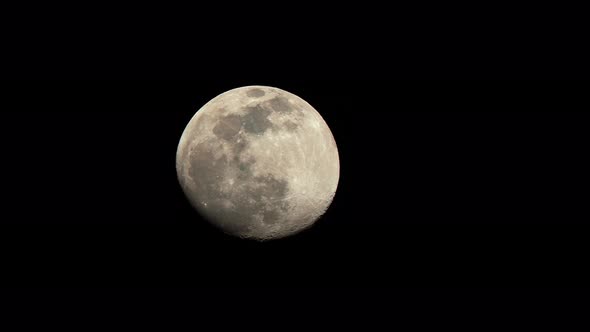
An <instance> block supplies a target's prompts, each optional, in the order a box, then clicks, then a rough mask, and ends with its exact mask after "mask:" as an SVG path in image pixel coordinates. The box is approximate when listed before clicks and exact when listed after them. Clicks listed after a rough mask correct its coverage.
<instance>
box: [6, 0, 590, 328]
mask: <svg viewBox="0 0 590 332" xmlns="http://www.w3.org/2000/svg"><path fill="white" fill-rule="evenodd" d="M210 5H213V4H210ZM220 5H221V6H222V7H223V8H204V7H203V8H191V9H190V10H189V9H186V10H184V9H181V8H178V9H179V10H178V11H180V12H181V15H176V14H177V13H172V12H171V11H169V10H166V9H165V8H162V7H161V6H160V4H156V7H150V6H149V5H148V4H143V5H142V6H141V7H140V6H137V7H133V8H124V7H125V6H123V5H122V4H117V7H116V8H108V7H105V8H99V7H94V8H91V9H82V8H73V7H64V8H58V6H57V5H56V4H53V3H52V4H51V6H52V7H53V6H55V8H52V9H57V10H58V11H61V15H54V14H50V12H49V11H48V10H45V9H44V8H41V7H38V6H29V5H28V4H27V6H28V7H29V8H26V9H25V10H24V13H25V15H24V16H25V17H24V18H20V17H19V16H18V15H17V11H14V10H13V11H10V10H7V11H6V15H7V16H9V18H15V21H16V22H12V21H11V20H9V19H3V20H2V28H3V30H2V39H1V41H0V46H1V49H2V53H1V55H2V58H3V59H2V66H1V67H0V78H2V79H6V81H2V82H1V83H0V111H1V112H0V148H1V149H2V159H1V165H2V166H1V168H2V172H1V173H0V181H1V182H0V188H1V191H2V194H3V195H2V197H3V201H2V202H3V203H2V204H0V207H1V210H0V211H1V213H0V287H1V290H0V299H1V300H2V301H0V302H4V303H7V304H8V308H9V310H8V311H2V312H1V314H0V315H1V317H0V318H2V321H3V320H4V319H5V318H7V317H12V316H13V313H20V314H24V316H25V318H23V319H21V320H19V321H18V322H19V325H21V327H23V326H26V323H33V324H41V325H44V327H48V326H51V325H54V323H57V322H60V323H63V322H68V323H70V324H73V325H75V327H76V330H88V329H87V327H88V326H100V325H101V324H102V325H104V326H105V327H108V329H109V330H111V329H113V327H114V326H115V324H113V323H111V321H113V320H114V321H117V320H127V321H128V323H127V324H116V326H117V327H122V328H125V329H128V330H129V329H134V327H135V326H137V325H138V324H140V325H141V324H142V323H143V324H145V325H152V324H153V325H154V326H159V330H171V329H175V327H177V326H175V325H177V324H178V323H179V322H182V321H183V320H185V319H187V320H188V321H189V322H188V323H180V325H184V326H183V327H185V328H186V327H190V328H191V329H192V328H193V327H200V326H203V325H204V323H203V322H204V321H207V320H209V319H210V320H211V321H212V323H213V324H214V325H215V326H217V327H219V328H220V329H222V330H223V329H227V327H228V325H232V323H233V324H235V325H237V327H239V328H248V329H249V328H250V327H255V328H264V327H271V328H273V329H275V330H289V328H293V329H298V330H301V329H306V330H314V329H316V328H322V329H328V330H333V329H334V328H335V326H340V325H342V326H343V327H346V328H352V329H353V330H361V331H364V330H376V329H382V328H383V327H390V326H391V327H399V326H401V325H402V324H401V322H402V321H403V322H405V323H406V324H407V325H408V326H410V327H413V329H414V330H434V328H436V330H439V329H441V328H442V327H445V328H448V327H449V326H463V327H467V328H468V329H469V330H470V331H473V330H477V331H479V330H482V329H483V328H482V327H492V328H493V329H494V330H499V329H500V328H501V329H502V330H505V329H506V328H507V327H514V328H517V329H519V330H523V329H526V328H527V327H529V326H530V325H531V323H535V322H536V323H537V324H539V325H543V326H552V325H553V326H554V328H553V330H564V329H567V323H568V322H572V321H573V319H572V318H575V317H577V316H578V317H583V315H584V314H585V313H586V312H587V303H588V301H587V296H586V295H585V292H583V291H582V290H581V288H585V287H587V286H588V280H590V279H589V277H590V275H589V274H588V272H586V270H587V269H586V265H587V261H588V254H589V253H590V250H589V249H590V248H589V246H590V245H589V244H588V240H587V238H588V234H589V233H590V225H589V224H588V221H587V220H588V212H587V208H586V206H587V197H588V194H587V190H588V189H587V188H588V177H587V170H588V166H589V165H588V163H587V162H586V160H585V159H586V155H587V146H588V135H589V134H588V130H587V124H588V120H590V116H588V114H587V110H588V106H589V105H588V97H587V96H588V92H587V91H588V88H589V86H588V82H584V81H563V79H580V78H581V79H584V78H587V77H588V75H587V74H588V71H587V61H586V59H587V54H585V52H583V51H584V46H585V44H584V43H583V42H582V41H583V40H585V39H584V37H585V36H578V35H577V34H580V32H582V33H583V31H586V29H585V28H584V25H585V24H584V23H585V22H586V19H585V18H579V19H577V18H575V17H573V16H575V15H572V14H575V13H578V12H579V13H585V11H583V10H576V9H574V8H567V10H566V12H565V13H561V12H560V11H559V10H558V9H557V8H554V6H553V5H552V6H551V7H550V8H542V6H541V5H536V6H535V7H531V6H526V7H525V8H517V7H518V6H517V5H516V4H510V6H508V7H506V8H501V7H500V6H498V7H493V8H492V6H487V5H484V6H485V7H486V8H475V7H474V6H464V5H452V4H449V3H444V4H443V3H441V4H439V5H432V4H424V3H416V4H410V6H412V5H415V6H416V8H402V7H403V6H402V5H401V4H398V5H396V6H395V7H394V8H393V9H392V8H391V7H389V6H390V4H389V3H388V4H385V3H384V4H383V5H377V4H369V3H366V4H365V3H363V4H357V3H354V2H352V3H350V4H345V3H342V4H339V5H338V6H330V7H328V10H325V9H322V8H321V6H320V5H313V6H308V5H305V4H296V5H295V4H294V5H289V6H287V7H285V6H284V5H283V4H273V6H271V7H266V6H263V5H262V4H252V3H244V4H243V7H247V8H239V7H237V6H239V5H237V4H229V3H225V2H224V3H223V4H221V3H220ZM260 6H262V7H264V8H263V9H259V7H260ZM195 7H197V5H195ZM212 7H213V6H212ZM243 9H244V10H243ZM544 9H545V10H547V11H548V12H549V13H543V10H544ZM103 11H104V12H103ZM174 11H176V10H174ZM251 11H253V12H251ZM267 11H268V12H270V13H267ZM488 15H489V16H488ZM60 16H67V17H65V18H64V17H60ZM560 17H562V18H565V20H564V21H566V22H559V21H560V19H559V18H560ZM8 79H12V80H8ZM465 79H470V80H465ZM492 79H493V80H492ZM498 79H502V80H498ZM515 79H520V80H515ZM522 79H534V80H528V81H526V80H522ZM547 79H552V80H547ZM33 80H34V81H33ZM250 84H261V85H271V86H276V87H279V88H282V89H285V90H288V91H290V92H293V93H295V94H297V95H299V96H301V97H302V98H304V99H305V100H307V101H308V102H309V103H310V104H312V105H313V106H314V107H315V108H316V109H317V110H318V111H319V112H320V113H321V114H322V116H323V117H324V119H325V120H326V122H327V123H328V124H329V126H330V128H331V129H332V132H333V134H334V136H335V139H336V142H337V144H338V147H339V152H340V159H341V176H340V183H339V187H338V191H337V193H336V197H335V199H334V202H333V204H332V205H331V207H330V209H329V210H328V212H327V213H326V215H325V216H324V217H323V218H322V219H321V220H319V221H318V222H317V224H316V225H315V226H314V227H313V228H311V229H309V230H307V231H305V232H304V233H301V234H299V235H297V236H294V237H292V238H287V239H284V240H280V241H271V242H266V243H258V242H251V241H242V240H238V239H234V238H231V237H229V236H226V235H224V234H222V233H221V232H220V231H218V230H217V229H215V228H214V227H213V226H210V225H209V224H207V223H206V222H205V221H203V220H202V219H200V218H199V216H198V214H197V213H196V212H195V211H194V210H193V209H192V208H191V207H190V205H189V204H188V202H187V200H186V199H185V197H184V195H183V193H182V191H181V189H180V186H179V184H178V182H177V180H176V171H175V152H176V147H177V144H178V140H179V138H180V135H181V134H182V130H183V129H184V127H185V125H186V124H187V123H188V121H189V120H190V118H191V117H192V116H193V115H194V113H195V112H196V111H197V110H198V109H199V108H200V107H201V106H202V105H203V104H204V103H206V102H207V101H208V100H210V99H211V98H213V97H215V96H216V95H218V94H219V93H222V92H224V91H226V90H228V89H231V88H235V87H238V86H243V85H250ZM166 308H168V309H169V310H170V311H172V314H171V315H167V313H166V311H167V310H166ZM559 308H562V309H563V311H564V312H565V314H563V315H558V314H557V312H559V310H558V309H559ZM40 313H48V314H47V315H42V314H40ZM14 316H15V315H14ZM76 318H78V319H80V320H82V321H83V322H84V323H83V324H82V325H76V324H75V323H74V322H75V321H76ZM211 318H212V319H211ZM310 318H311V320H313V321H314V322H313V323H311V322H309V323H307V322H308V321H309V320H310ZM510 320H520V322H521V323H520V324H512V323H507V321H510ZM318 321H319V322H320V323H319V324H318V323H317V322H318ZM155 323H160V324H155ZM175 323H176V324H175ZM549 323H553V324H549ZM102 330H104V329H102Z"/></svg>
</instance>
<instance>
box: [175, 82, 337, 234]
mask: <svg viewBox="0 0 590 332" xmlns="http://www.w3.org/2000/svg"><path fill="white" fill-rule="evenodd" d="M176 170H177V175H178V179H179V182H180V184H181V186H182V189H183V191H184V193H185V194H186V196H187V198H188V200H189V201H190V203H191V204H192V205H193V206H194V207H195V208H196V209H197V211H198V212H199V213H200V214H201V215H202V216H204V217H205V218H206V219H207V220H208V221H210V222H211V223H212V224H213V225H215V226H217V227H219V228H220V229H221V230H222V231H224V232H225V233H227V234H230V235H234V236H238V237H241V238H249V239H255V240H261V241H262V240H270V239H278V238H283V237H286V236H290V235H293V234H296V233H298V232H300V231H302V230H304V229H306V228H308V227H310V226H311V225H313V224H314V223H315V222H316V221H317V220H318V219H319V218H320V217H321V216H322V215H323V214H324V213H325V211H326V210H327V208H328V207H329V205H330V204H331V203H332V200H333V198H334V194H335V192H336V188H337V186H338V180H339V176H340V161H339V156H338V149H337V147H336V142H335V141H334V137H333V136H332V132H331V131H330V128H329V127H328V125H327V124H326V122H325V121H324V119H323V118H322V117H321V115H320V114H319V113H318V112H317V111H316V110H315V109H314V108H313V107H312V106H311V105H309V104H308V103H307V102H306V101H304V100H303V99H301V98H300V97H298V96H296V95H294V94H292V93H290V92H287V91H284V90H281V89H278V88H274V87H267V86H246V87H241V88H237V89H233V90H230V91H227V92H225V93H222V94H220V95H219V96H217V97H215V98H213V99H212V100H211V101H209V102H208V103H207V104H205V105H204V106H203V107H202V108H201V109H200V110H198V111H197V113H196V114H195V115H194V116H193V118H192V119H191V120H190V122H189V123H188V125H187V127H186V128H185V130H184V132H183V134H182V137H181V138H180V142H179V144H178V150H177V154H176Z"/></svg>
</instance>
